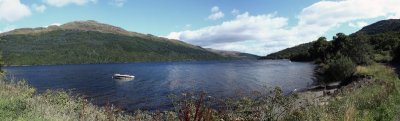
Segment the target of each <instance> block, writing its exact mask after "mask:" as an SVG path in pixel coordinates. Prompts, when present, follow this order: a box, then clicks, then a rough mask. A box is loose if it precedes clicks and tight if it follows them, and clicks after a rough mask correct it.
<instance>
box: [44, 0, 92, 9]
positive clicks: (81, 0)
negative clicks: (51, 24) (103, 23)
mask: <svg viewBox="0 0 400 121" xmlns="http://www.w3.org/2000/svg"><path fill="white" fill-rule="evenodd" d="M44 2H45V3H46V4H48V5H51V6H56V7H63V6H66V5H69V4H76V5H85V4H87V3H96V2H97V0H44Z"/></svg>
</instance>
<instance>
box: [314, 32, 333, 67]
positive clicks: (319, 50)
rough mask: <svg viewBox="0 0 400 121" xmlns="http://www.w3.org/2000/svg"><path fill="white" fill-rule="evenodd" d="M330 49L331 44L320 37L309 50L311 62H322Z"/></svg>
mask: <svg viewBox="0 0 400 121" xmlns="http://www.w3.org/2000/svg"><path fill="white" fill-rule="evenodd" d="M331 47H332V44H331V43H330V42H328V41H327V40H326V38H325V37H320V38H318V40H317V41H316V42H315V43H313V45H312V47H311V48H310V49H309V53H310V54H311V57H312V58H313V60H316V61H317V62H324V61H325V59H326V58H327V56H328V52H329V51H330V49H331Z"/></svg>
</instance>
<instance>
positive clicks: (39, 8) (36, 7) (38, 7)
mask: <svg viewBox="0 0 400 121" xmlns="http://www.w3.org/2000/svg"><path fill="white" fill-rule="evenodd" d="M32 8H33V10H35V11H37V12H40V13H43V12H44V11H45V10H46V8H47V7H46V6H45V5H38V4H32Z"/></svg>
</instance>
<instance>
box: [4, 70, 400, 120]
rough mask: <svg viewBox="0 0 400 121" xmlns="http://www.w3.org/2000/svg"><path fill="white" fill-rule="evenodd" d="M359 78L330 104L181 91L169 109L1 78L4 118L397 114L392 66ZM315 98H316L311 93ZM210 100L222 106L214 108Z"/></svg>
mask: <svg viewBox="0 0 400 121" xmlns="http://www.w3.org/2000/svg"><path fill="white" fill-rule="evenodd" d="M356 74H357V75H363V77H364V78H358V81H355V82H353V83H351V84H349V85H347V86H345V87H342V88H341V89H339V90H338V91H337V92H336V93H335V94H334V95H331V96H329V101H328V102H327V103H326V104H320V103H317V102H313V101H311V102H308V103H307V104H302V105H300V106H299V105H297V104H296V100H298V99H299V98H298V97H297V94H293V95H289V96H282V91H280V90H279V89H278V88H277V89H275V91H273V92H271V93H272V94H271V95H268V96H265V95H255V96H252V97H243V98H241V99H238V100H223V101H221V100H215V99H212V98H211V97H207V96H205V95H203V94H202V95H197V96H194V97H195V98H192V95H186V97H181V96H177V97H176V98H174V99H178V101H175V102H176V103H174V105H175V108H174V109H175V110H173V111H171V112H143V111H137V112H135V113H132V114H131V113H124V112H123V111H121V110H119V109H118V108H117V107H114V106H111V105H107V106H104V107H97V106H94V105H92V104H90V103H88V102H87V101H86V100H84V99H82V98H79V97H72V96H70V95H69V94H68V93H66V92H64V91H48V92H46V93H43V94H40V95H34V93H35V89H34V88H31V87H29V86H28V85H27V84H25V83H23V82H12V81H5V80H4V79H0V80H1V81H0V119H2V120H22V121H24V120H30V121H31V120H40V121H41V120H51V121H57V120H59V121H69V120H74V121H76V120H85V121H92V120H93V121H94V120H106V121H114V120H146V121H147V120H184V121H189V120H190V121H195V120H196V121H197V120H206V121H207V120H220V119H224V120H290V121H292V120H328V121H329V120H344V121H352V120H398V115H399V114H400V113H399V111H400V93H399V90H398V89H399V88H400V80H399V79H398V77H397V75H396V74H395V72H394V71H393V69H391V68H389V67H387V66H384V65H380V64H374V65H371V66H359V67H357V71H356ZM309 100H314V99H309ZM210 102H219V104H221V105H222V106H221V107H214V108H211V106H210V105H211V103H210Z"/></svg>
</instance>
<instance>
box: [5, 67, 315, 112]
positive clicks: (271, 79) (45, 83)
mask: <svg viewBox="0 0 400 121" xmlns="http://www.w3.org/2000/svg"><path fill="white" fill-rule="evenodd" d="M313 69H314V65H313V64H311V63H297V62H290V61H287V60H261V61H256V60H253V61H195V62H141V63H126V64H86V65H52V66H20V67H6V68H5V70H6V71H7V72H8V74H9V78H16V79H25V80H27V82H28V83H29V84H31V85H32V86H33V87H35V88H37V91H38V92H39V93H40V92H43V91H45V90H47V89H52V90H56V89H64V90H71V91H72V92H73V93H74V94H79V95H84V96H85V97H87V98H88V99H89V100H91V101H92V102H93V103H94V104H98V105H104V104H106V102H111V103H113V104H116V105H119V106H122V107H123V108H124V109H125V110H128V111H133V110H137V109H144V110H156V109H167V108H169V107H170V106H171V105H170V104H171V101H170V100H169V98H168V97H167V96H168V95H170V94H178V95H179V94H182V93H184V92H200V91H205V92H207V93H208V94H209V95H211V96H213V97H216V98H225V97H235V96H237V94H238V93H241V94H248V93H250V92H252V91H260V92H266V90H270V89H272V88H274V87H276V86H279V87H281V88H282V89H283V90H284V91H285V92H290V91H292V90H294V89H302V88H306V87H307V86H310V85H312V84H313ZM115 73H121V74H132V75H134V76H135V79H134V80H132V81H118V80H113V79H112V78H111V76H112V75H113V74H115Z"/></svg>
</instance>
